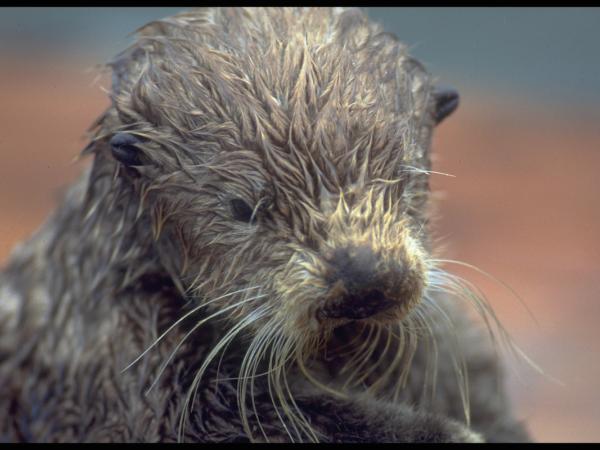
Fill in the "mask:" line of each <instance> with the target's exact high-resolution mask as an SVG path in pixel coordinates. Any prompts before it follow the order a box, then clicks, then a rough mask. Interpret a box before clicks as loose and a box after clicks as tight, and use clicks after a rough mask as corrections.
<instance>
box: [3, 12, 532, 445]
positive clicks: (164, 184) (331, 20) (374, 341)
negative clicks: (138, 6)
mask: <svg viewBox="0 0 600 450" xmlns="http://www.w3.org/2000/svg"><path fill="white" fill-rule="evenodd" d="M110 66H111V69H112V71H113V88H112V92H111V100H112V106H111V107H110V108H109V109H108V110H107V111H106V113H105V114H104V115H102V116H101V117H100V118H99V120H98V121H97V123H96V124H95V128H94V129H93V136H92V140H91V143H90V145H89V146H88V147H87V149H86V150H85V153H86V154H92V155H93V156H94V164H93V166H92V168H91V170H90V171H89V172H88V173H86V174H85V176H84V177H83V178H82V180H81V181H80V182H79V184H78V185H77V186H75V187H74V188H73V189H72V190H71V192H70V193H69V195H68V197H67V198H66V200H65V202H64V204H63V205H62V206H61V208H60V209H58V210H57V212H56V213H55V214H54V215H53V217H52V218H51V219H50V221H49V222H48V223H47V224H46V225H45V226H44V228H43V229H42V230H40V232H39V233H38V234H37V235H36V236H35V237H34V238H33V239H32V240H31V241H29V242H28V243H26V244H25V245H23V246H21V247H20V248H18V249H17V250H16V251H15V253H14V254H13V256H12V259H11V261H10V262H9V265H8V266H7V268H6V269H5V270H4V272H3V273H2V274H1V275H0V301H1V302H2V308H1V311H2V312H3V314H2V317H1V318H0V319H1V320H2V322H0V327H1V329H2V341H1V342H0V362H1V365H0V418H1V419H2V420H1V422H0V423H1V424H2V425H1V428H0V437H1V438H2V440H5V441H6V440H8V441H13V440H16V441H169V440H180V441H191V440H196V441H232V440H234V441H235V440H241V441H245V440H251V441H252V440H258V441H261V440H263V441H294V442H297V441H343V442H346V441H348V442H358V441H360V442H369V441H434V442H437V441H467V442H477V441H481V440H482V439H485V440H492V441H493V440H523V439H526V438H527V435H526V433H525V431H524V430H523V428H522V427H521V425H519V424H518V423H517V422H516V421H515V420H514V419H513V418H512V415H511V412H510V408H509V405H508V401H507V398H506V395H505V393H504V390H503V386H502V376H501V371H500V369H499V367H498V363H497V357H496V354H495V352H494V351H493V345H492V341H489V340H488V341H486V340H484V339H482V338H481V335H482V333H485V332H486V331H485V329H480V328H478V327H477V326H475V325H473V324H471V322H470V321H469V320H467V314H466V313H465V311H464V310H463V309H462V308H461V306H460V302H459V300H461V299H462V300H466V303H467V304H470V306H472V307H474V309H475V310H476V311H478V312H479V313H480V314H481V316H482V317H483V319H484V323H486V324H487V325H488V327H487V329H489V330H490V333H491V336H492V337H494V336H496V335H498V336H499V337H500V339H501V340H504V341H505V342H508V343H510V341H509V340H508V338H507V335H506V333H505V332H504V331H503V329H502V328H501V326H499V322H497V321H496V320H495V316H494V315H493V312H492V310H491V308H490V307H489V305H488V304H487V302H486V301H485V300H484V298H483V297H482V296H481V295H479V294H478V293H477V292H476V290H474V289H472V288H471V287H470V286H469V285H468V284H467V283H466V282H464V281H461V280H460V279H458V278H457V277H455V276H453V275H450V274H448V273H447V272H444V271H443V270H442V269H441V268H440V267H439V264H438V263H439V261H436V260H434V259H432V257H431V256H430V248H429V247H430V243H429V241H428V235H427V216H428V213H427V197H428V189H429V188H428V176H429V173H430V172H429V171H430V161H429V147H430V137H431V131H432V127H433V126H434V118H433V117H434V115H433V111H432V108H433V106H434V103H435V102H434V101H433V99H432V98H431V97H432V92H433V90H432V89H433V87H432V86H433V85H432V80H431V79H430V77H429V75H428V74H427V72H426V71H425V70H424V68H423V67H422V66H421V65H420V64H419V63H418V62H417V61H415V60H414V59H412V58H411V57H409V56H408V54H407V53H406V49H405V47H404V45H403V44H401V43H400V42H399V41H398V40H397V39H396V38H395V37H394V36H392V35H390V34H387V33H384V32H382V31H381V30H380V28H379V27H378V26H376V25H374V24H372V23H370V22H369V21H368V20H367V18H366V17H365V16H364V15H363V14H362V13H361V12H360V11H358V10H354V9H340V8H334V9H322V8H315V9H306V8H284V9H258V8H232V9H208V10H200V11H194V12H190V13H183V14H180V15H177V16H174V17H170V18H167V19H164V20H160V21H157V22H153V23H151V24H149V25H147V26H144V27H142V28H141V29H140V30H138V39H137V41H136V42H135V44H134V45H133V46H132V47H131V48H129V49H128V50H126V51H125V52H123V53H122V54H120V55H119V56H118V57H117V58H116V59H115V60H114V61H113V62H112V63H111V64H110ZM119 132H121V133H123V132H125V133H128V134H130V135H132V136H134V137H136V138H137V139H138V144H137V148H138V151H139V155H138V156H139V161H140V164H139V165H136V166H133V167H124V166H123V165H121V164H119V162H118V161H116V160H115V159H114V158H113V157H112V155H111V150H110V145H109V142H110V139H111V137H112V136H113V135H115V133H119ZM233 200H235V201H242V202H244V203H246V204H247V205H249V206H250V208H251V209H252V211H253V212H252V216H251V220H249V221H247V222H246V221H241V220H239V219H236V218H235V215H232V211H231V202H232V201H233ZM355 246H363V247H368V248H370V249H372V251H373V254H374V255H376V258H377V261H378V263H377V266H376V271H377V272H378V273H382V274H392V273H393V271H394V270H396V267H397V266H399V265H400V266H402V268H403V270H404V272H403V273H404V278H403V279H402V280H401V282H399V281H398V282H394V283H390V284H389V285H386V286H384V287H383V288H382V289H383V290H384V292H386V295H388V294H389V295H391V296H394V295H396V296H398V298H401V299H402V301H403V303H402V307H398V308H395V309H394V310H392V311H387V312H385V313H382V314H381V315H378V316H374V317H372V318H369V319H365V320H361V321H353V320H325V319H323V317H322V316H320V315H319V314H318V311H319V308H321V307H322V305H323V302H324V300H323V299H325V298H326V297H328V296H331V295H333V294H332V293H331V286H330V283H329V282H328V281H327V276H328V273H330V265H331V262H330V260H329V259H328V257H327V255H330V254H331V253H332V252H334V251H335V250H336V249H339V248H350V247H355ZM388 278H390V279H392V278H393V276H392V275H389V276H388ZM386 289H387V290H388V291H390V292H387V291H385V290H386ZM392 291H393V292H392ZM440 293H441V295H440ZM447 294H451V295H450V296H448V295H447Z"/></svg>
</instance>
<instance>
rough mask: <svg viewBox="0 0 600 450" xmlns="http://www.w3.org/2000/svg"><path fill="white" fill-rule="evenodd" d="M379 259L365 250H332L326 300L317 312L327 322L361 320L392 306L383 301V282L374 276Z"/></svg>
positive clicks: (365, 248) (360, 247)
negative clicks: (328, 290)
mask: <svg viewBox="0 0 600 450" xmlns="http://www.w3.org/2000/svg"><path fill="white" fill-rule="evenodd" d="M378 262H379V258H378V257H377V255H376V254H375V253H374V252H373V251H372V250H371V248H369V247H367V246H358V247H351V248H341V249H337V250H335V251H334V252H333V253H332V255H331V258H330V259H329V263H330V265H331V268H332V272H331V277H330V279H329V281H330V283H331V285H332V288H331V292H330V296H329V298H328V299H327V301H326V302H325V304H324V305H323V308H322V309H321V311H322V313H323V315H324V316H325V317H327V318H331V319H339V318H346V319H364V318H366V317H370V316H372V315H374V314H376V313H378V312H381V311H383V310H385V309H388V308H390V307H392V306H394V303H395V302H393V301H391V300H390V299H388V298H386V296H385V294H384V286H385V285H386V284H387V283H385V280H384V279H383V278H382V277H381V276H380V275H378V268H377V266H378Z"/></svg>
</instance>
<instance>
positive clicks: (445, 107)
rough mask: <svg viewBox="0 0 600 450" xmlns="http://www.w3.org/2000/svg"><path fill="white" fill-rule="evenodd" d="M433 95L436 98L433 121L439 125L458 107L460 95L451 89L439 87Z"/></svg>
mask: <svg viewBox="0 0 600 450" xmlns="http://www.w3.org/2000/svg"><path fill="white" fill-rule="evenodd" d="M433 95H434V98H435V111H434V112H433V119H434V120H435V123H436V125H437V124H439V123H440V122H441V121H442V120H444V119H445V118H446V117H448V116H449V115H450V114H452V113H453V112H454V110H455V109H456V108H457V107H458V101H459V95H458V92H456V90H455V89H453V88H450V87H445V88H441V87H438V88H436V89H435V91H434V93H433Z"/></svg>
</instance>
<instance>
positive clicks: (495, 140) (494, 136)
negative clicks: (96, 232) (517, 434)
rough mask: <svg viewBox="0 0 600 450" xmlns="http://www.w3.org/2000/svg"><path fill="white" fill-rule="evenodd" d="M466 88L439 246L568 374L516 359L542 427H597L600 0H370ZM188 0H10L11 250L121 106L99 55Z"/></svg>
mask: <svg viewBox="0 0 600 450" xmlns="http://www.w3.org/2000/svg"><path fill="white" fill-rule="evenodd" d="M365 9H366V10H367V12H368V13H369V15H370V16H371V18H372V19H374V20H376V21H379V22H381V23H382V24H383V25H384V26H385V28H386V30H387V31H392V32H394V33H396V34H397V35H398V36H399V37H400V38H401V39H402V40H403V41H404V42H406V43H407V44H408V45H409V46H410V48H411V53H412V54H413V55H415V56H417V57H418V58H419V59H421V60H422V61H423V62H424V64H425V65H426V66H427V67H428V68H429V70H430V71H431V72H432V73H434V74H435V75H436V76H438V77H439V79H440V82H441V83H444V84H450V85H453V86H455V87H457V88H458V89H459V91H460V92H461V106H460V108H459V110H458V111H457V112H456V113H455V114H454V116H452V117H451V118H450V119H448V121H447V122H444V123H443V124H442V125H441V126H440V127H439V129H438V130H437V134H436V136H435V139H434V153H435V161H434V170H436V171H440V172H445V173H450V174H453V175H455V177H444V176H440V175H433V177H432V185H433V189H434V190H435V191H436V192H437V193H438V195H437V197H438V199H437V200H436V205H437V213H438V214H437V215H438V216H439V218H438V220H437V223H436V235H437V236H439V237H440V239H439V241H440V244H441V250H440V254H441V255H442V256H443V257H445V258H448V259H457V260H461V261H465V262H468V263H471V264H474V265H476V266H477V267H480V268H481V269H483V270H485V271H487V272H489V273H491V274H492V275H493V276H494V277H496V278H498V279H500V280H502V281H503V282H504V283H507V284H508V285H509V286H510V287H511V288H513V289H514V290H515V291H516V292H517V293H518V294H519V295H520V296H521V297H522V298H523V299H524V301H525V303H526V304H527V306H528V307H529V309H531V310H532V312H533V314H534V316H535V318H536V320H537V322H538V324H537V325H536V323H535V322H534V321H533V320H532V319H531V318H530V317H529V316H528V314H527V312H526V311H525V309H524V308H523V306H521V305H520V304H519V301H518V300H516V299H515V298H514V296H513V295H512V294H511V293H510V292H509V291H508V290H507V289H506V288H504V287H503V286H502V285H501V284H500V283H498V282H494V281H492V280H490V279H489V278H486V277H485V276H482V275H481V274H479V273H477V272H476V271H474V270H469V269H464V268H461V267H454V266H452V265H448V266H447V269H448V270H452V271H453V272H455V273H458V274H460V275H462V276H464V277H465V278H467V279H469V280H471V281H472V282H474V283H475V284H477V285H478V286H480V287H481V288H482V289H483V290H484V292H485V293H486V294H487V295H488V297H489V300H490V303H491V304H492V306H493V307H494V309H495V310H496V311H497V312H498V315H499V317H500V319H501V320H502V322H503V323H504V324H505V326H506V328H507V329H508V330H509V331H510V332H511V334H512V335H513V337H514V339H515V341H516V342H517V343H518V344H519V345H520V346H521V348H523V350H524V351H526V352H527V354H528V355H529V356H530V357H531V358H532V359H534V360H535V361H536V362H537V363H538V364H539V365H540V366H542V367H543V369H544V370H545V371H546V372H547V373H548V374H549V375H551V376H552V377H555V378H558V379H559V380H560V381H561V382H562V385H559V384H557V383H555V382H553V381H551V380H550V379H549V378H548V377H544V376H541V375H539V374H537V373H536V372H535V371H533V370H531V369H529V368H527V367H526V366H525V365H523V364H517V363H516V362H515V361H514V360H512V359H510V358H508V357H507V358H506V361H507V365H508V366H509V375H510V376H509V382H510V391H511V395H512V397H513V399H514V402H515V408H516V410H517V413H518V415H519V417H521V418H523V420H525V421H526V422H527V423H528V424H529V427H530V429H531V431H532V433H533V435H534V437H535V438H536V439H537V440H539V441H546V442H547V441H567V442H581V441H598V440H600V358H599V350H600V344H599V340H600V327H598V326H597V321H598V320H599V319H600V304H599V300H600V295H599V294H600V287H599V280H600V237H599V234H600V233H599V232H600V206H599V204H600V202H599V200H600V199H599V197H600V195H599V194H600V177H599V176H598V172H599V171H600V131H599V127H598V123H599V119H600V89H599V88H598V83H599V81H600V59H599V58H598V56H597V53H598V44H599V43H600V10H599V9H596V8H536V9H532V8H517V9H515V8H452V9H450V8H431V7H429V8H365ZM179 10H180V9H179V8H2V9H0V104H1V105H2V108H0V264H2V263H4V262H5V261H6V259H7V258H8V255H9V252H10V250H11V248H12V247H13V246H14V245H15V244H16V243H17V242H19V241H21V240H23V239H25V238H27V237H28V236H29V235H31V233H32V232H33V231H34V230H35V229H36V228H37V227H39V225H40V224H41V223H42V222H43V220H44V218H45V217H46V216H47V215H48V213H49V212H50V211H51V210H52V209H53V208H54V207H55V205H56V202H57V199H58V198H59V195H60V192H61V190H62V189H63V188H64V187H65V186H67V185H68V183H69V182H71V181H72V180H74V179H75V178H76V177H77V175H78V174H79V173H80V172H81V170H82V168H83V166H85V165H86V164H89V161H83V162H78V163H74V162H73V159H74V158H75V157H76V156H77V155H78V153H79V151H80V150H81V149H82V148H83V147H84V146H85V144H86V140H85V130H86V129H87V128H88V127H89V126H90V124H91V123H92V122H93V120H94V119H95V118H96V117H97V116H98V115H99V114H100V113H101V112H102V111H103V109H104V108H105V107H106V106H107V105H108V100H107V97H106V94H105V92H104V91H103V89H106V88H108V86H109V83H108V78H107V77H106V76H102V75H100V74H99V71H98V70H97V69H95V68H94V65H95V64H99V63H103V62H106V61H108V60H109V59H110V58H111V57H112V56H113V55H114V54H116V53H117V52H118V51H119V50H121V49H123V48H124V47H125V46H127V44H128V43H129V42H130V40H131V37H128V36H127V35H128V33H130V32H132V31H134V30H135V29H136V28H137V27H138V26H141V25H143V24H144V23H146V22H148V21H150V20H153V19H157V18H161V17H164V16H166V15H170V14H173V13H175V12H177V11H179Z"/></svg>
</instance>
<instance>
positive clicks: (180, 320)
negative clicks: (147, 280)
mask: <svg viewBox="0 0 600 450" xmlns="http://www.w3.org/2000/svg"><path fill="white" fill-rule="evenodd" d="M258 287H259V286H253V287H249V288H244V289H240V290H238V291H235V292H229V293H227V294H224V295H221V296H220V297H217V298H214V299H212V300H210V301H208V302H203V303H202V304H200V305H198V306H197V307H195V308H194V309H192V310H191V311H189V312H187V313H186V314H184V315H183V316H182V317H181V318H179V319H178V320H177V321H175V323H173V325H171V326H170V327H169V328H167V330H166V331H165V332H164V333H163V334H161V335H160V336H159V337H158V338H157V339H156V340H155V341H154V342H153V343H152V344H150V346H148V348H146V350H144V351H143V352H142V353H141V354H140V355H139V356H138V357H137V358H135V359H134V360H133V361H132V362H130V363H129V364H128V365H127V367H125V368H124V369H122V370H121V373H123V372H125V371H126V370H128V369H129V368H130V367H131V366H133V365H134V364H135V363H137V362H138V361H139V360H140V359H142V358H143V357H144V355H145V354H146V353H148V352H149V351H150V350H151V349H152V348H154V347H155V346H156V345H157V344H158V343H159V342H160V341H161V340H162V339H163V338H164V337H165V336H166V335H167V334H169V332H170V331H171V330H173V329H174V328H175V327H176V326H177V325H179V324H180V323H181V322H182V321H183V320H185V319H186V318H187V317H189V316H191V315H192V314H194V313H195V312H197V311H198V310H200V309H202V308H204V307H205V306H208V305H210V304H211V303H214V302H216V301H217V300H222V299H224V298H226V297H229V296H232V295H235V294H239V293H240V292H244V291H249V290H251V289H256V288H258Z"/></svg>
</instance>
